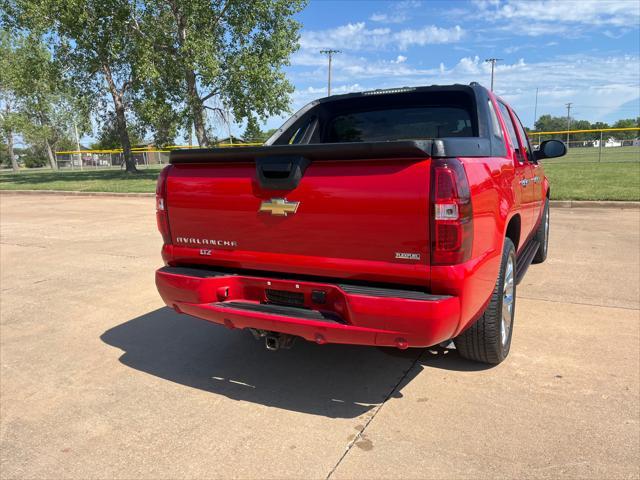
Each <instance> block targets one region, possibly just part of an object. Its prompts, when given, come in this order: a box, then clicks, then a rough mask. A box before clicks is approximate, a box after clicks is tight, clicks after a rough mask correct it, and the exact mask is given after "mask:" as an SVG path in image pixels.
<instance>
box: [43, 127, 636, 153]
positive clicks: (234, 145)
mask: <svg viewBox="0 0 640 480" xmlns="http://www.w3.org/2000/svg"><path fill="white" fill-rule="evenodd" d="M634 130H636V131H639V130H640V127H625V128H594V129H587V130H558V131H555V132H536V131H530V132H528V135H529V136H530V137H534V136H538V137H539V136H542V135H567V134H569V135H570V134H572V133H606V132H612V133H613V132H629V131H634ZM260 145H263V143H257V142H253V143H219V144H217V145H216V147H223V148H238V147H255V146H260ZM187 148H202V147H200V146H199V145H168V146H166V147H164V148H161V149H158V148H155V147H152V146H149V147H134V148H132V149H131V153H134V154H135V153H170V152H172V151H173V150H179V149H187ZM94 153H95V154H112V153H114V154H116V153H118V154H119V153H123V151H122V149H121V148H114V149H110V150H64V151H59V152H56V155H82V154H94Z"/></svg>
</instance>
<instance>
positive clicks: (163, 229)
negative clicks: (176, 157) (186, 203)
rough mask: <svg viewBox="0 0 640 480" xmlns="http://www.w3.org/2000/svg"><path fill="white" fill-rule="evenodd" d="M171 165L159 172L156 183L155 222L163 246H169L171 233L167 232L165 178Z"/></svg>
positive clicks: (167, 215)
mask: <svg viewBox="0 0 640 480" xmlns="http://www.w3.org/2000/svg"><path fill="white" fill-rule="evenodd" d="M170 169H171V165H167V166H166V167H164V168H163V169H162V170H161V171H160V175H158V183H157V184H156V220H157V222H158V230H159V231H160V234H161V235H162V241H163V242H164V244H165V245H170V244H171V231H170V230H169V212H168V211H167V177H168V176H169V170H170Z"/></svg>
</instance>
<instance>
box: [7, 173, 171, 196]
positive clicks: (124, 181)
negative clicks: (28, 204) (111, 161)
mask: <svg viewBox="0 0 640 480" xmlns="http://www.w3.org/2000/svg"><path fill="white" fill-rule="evenodd" d="M159 172H160V167H156V168H153V167H148V168H145V169H141V170H140V172H139V173H136V174H129V173H125V172H124V171H122V170H120V169H119V168H118V169H104V170H89V169H86V168H85V169H84V170H82V171H80V170H63V171H57V172H53V171H51V170H37V171H28V170H24V171H21V172H20V173H3V174H2V175H0V190H67V191H80V192H127V193H129V192H136V193H139V192H155V189H156V178H158V173H159Z"/></svg>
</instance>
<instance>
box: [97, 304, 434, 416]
mask: <svg viewBox="0 0 640 480" xmlns="http://www.w3.org/2000/svg"><path fill="white" fill-rule="evenodd" d="M100 338H101V340H102V341H103V342H105V343H107V344H108V345H111V346H114V347H117V348H119V349H121V350H122V351H123V352H124V353H123V354H122V356H121V357H120V361H121V362H122V363H123V364H124V365H127V366H129V367H131V368H134V369H136V370H140V371H143V372H146V373H149V374H151V375H155V376H157V377H160V378H164V379H167V380H170V381H172V382H176V383H179V384H181V385H185V386H188V387H192V388H197V389H200V390H204V391H208V392H212V393H216V394H219V395H224V396H226V397H228V398H231V399H234V400H242V401H246V402H252V403H257V404H261V405H265V406H270V407H276V408H283V409H287V410H292V411H297V412H303V413H308V414H313V415H322V416H327V417H332V418H354V417H358V416H360V415H362V414H363V413H365V412H367V411H369V410H370V409H371V408H373V407H374V406H376V405H378V404H380V403H382V402H383V401H384V400H385V398H387V396H388V395H389V394H390V393H391V392H393V391H394V388H395V387H396V386H397V384H398V382H399V381H400V380H401V379H402V378H403V376H405V374H406V377H405V378H404V380H403V381H402V384H403V385H406V384H407V383H409V382H410V381H411V380H412V379H413V378H414V377H415V376H416V375H418V374H419V373H420V371H421V370H422V366H421V365H420V362H418V363H416V359H417V358H418V357H419V356H420V354H421V352H422V350H412V349H410V350H407V351H404V352H400V351H397V352H396V353H394V354H393V355H389V354H387V353H386V352H384V351H381V350H379V349H376V348H370V347H357V346H350V345H323V346H319V345H316V344H314V343H310V342H305V341H302V340H300V341H298V342H296V344H295V345H294V347H293V348H292V349H291V350H280V351H278V352H270V351H267V350H266V349H265V348H264V346H263V344H262V343H258V342H257V341H256V340H254V339H253V337H252V336H251V335H250V334H249V333H248V332H243V331H237V330H235V331H231V330H227V329H225V328H224V327H221V326H218V325H213V324H210V323H208V322H205V321H202V320H199V319H196V318H193V317H189V316H187V315H178V314H177V313H175V312H174V311H173V310H171V309H169V308H166V307H165V308H160V309H158V310H155V311H153V312H150V313H147V314H145V315H142V316H140V317H138V318H135V319H133V320H129V321H127V322H125V323H123V324H121V325H118V326H116V327H114V328H111V329H109V330H107V331H106V332H105V333H103V334H102V335H101V337H100ZM414 363H415V367H414V368H411V367H412V366H413V365H414ZM394 396H395V397H401V396H402V394H401V393H400V391H395V393H394Z"/></svg>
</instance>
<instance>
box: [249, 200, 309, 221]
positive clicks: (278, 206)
mask: <svg viewBox="0 0 640 480" xmlns="http://www.w3.org/2000/svg"><path fill="white" fill-rule="evenodd" d="M298 205H300V202H288V201H287V199H286V198H272V199H271V200H268V201H267V200H263V201H262V203H261V204H260V210H259V211H260V212H271V215H277V216H280V217H286V216H287V214H288V213H296V210H298Z"/></svg>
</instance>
